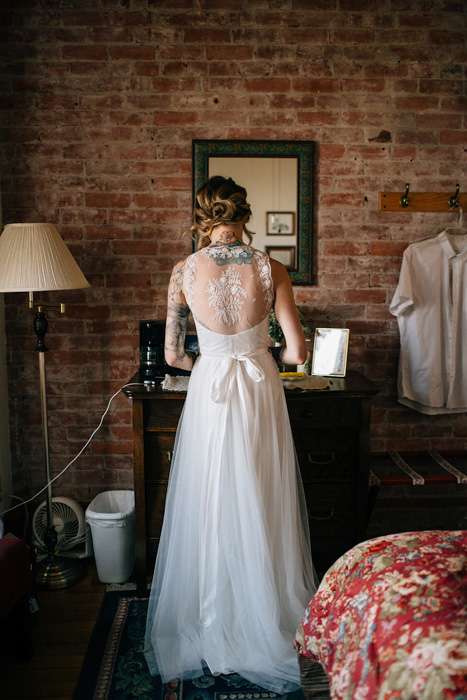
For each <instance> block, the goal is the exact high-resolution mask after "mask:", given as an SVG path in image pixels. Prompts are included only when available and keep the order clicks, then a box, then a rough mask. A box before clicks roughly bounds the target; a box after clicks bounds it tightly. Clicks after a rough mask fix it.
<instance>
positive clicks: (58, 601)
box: [0, 558, 106, 700]
mask: <svg viewBox="0 0 467 700" xmlns="http://www.w3.org/2000/svg"><path fill="white" fill-rule="evenodd" d="M83 564H84V567H85V570H86V575H85V577H84V578H83V579H82V580H81V581H79V582H78V583H75V584H74V585H73V586H69V587H68V588H64V589H62V590H57V591H39V592H38V594H37V596H38V604H39V612H37V613H35V614H34V616H33V619H34V622H33V638H34V654H33V656H32V658H31V659H30V660H29V661H23V662H13V663H12V664H10V665H9V666H8V665H6V666H4V667H3V668H2V669H1V671H0V676H1V680H0V697H1V698H4V699H5V700H44V699H45V698H47V700H49V699H50V700H71V699H72V697H73V691H74V689H75V686H76V682H77V680H78V676H79V673H80V670H81V665H82V663H83V659H84V655H85V653H86V649H87V646H88V643H89V639H90V637H91V633H92V630H93V628H94V624H95V622H96V619H97V615H98V613H99V608H100V606H101V602H102V598H103V597H104V593H105V590H106V584H104V583H101V582H100V581H99V579H98V577H97V572H96V566H95V561H94V559H93V558H91V559H87V560H84V562H83Z"/></svg>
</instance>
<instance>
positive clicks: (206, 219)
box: [188, 175, 253, 250]
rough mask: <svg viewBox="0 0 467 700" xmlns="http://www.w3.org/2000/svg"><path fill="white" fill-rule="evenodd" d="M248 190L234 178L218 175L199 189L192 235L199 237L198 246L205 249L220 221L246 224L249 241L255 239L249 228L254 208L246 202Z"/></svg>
mask: <svg viewBox="0 0 467 700" xmlns="http://www.w3.org/2000/svg"><path fill="white" fill-rule="evenodd" d="M246 197H247V194H246V189H245V188H244V187H240V185H237V184H236V182H234V181H233V180H232V178H231V177H228V178H226V177H222V176H221V175H215V176H214V177H211V178H209V180H208V181H207V182H206V183H205V184H204V185H203V186H202V187H200V188H199V190H198V192H197V193H196V200H195V205H194V209H193V226H192V227H191V229H190V230H189V232H188V233H189V234H190V235H191V237H192V238H193V239H195V240H196V237H198V245H197V249H198V250H200V249H201V248H205V247H206V246H208V245H209V244H210V242H211V240H210V238H209V236H210V235H211V232H212V229H213V228H214V227H215V226H219V224H231V223H233V224H243V231H244V233H245V235H246V236H247V238H248V243H251V241H252V239H253V235H252V232H251V231H249V230H248V229H247V227H246V223H247V222H248V221H249V220H250V217H251V208H250V205H249V204H248V202H247V201H246Z"/></svg>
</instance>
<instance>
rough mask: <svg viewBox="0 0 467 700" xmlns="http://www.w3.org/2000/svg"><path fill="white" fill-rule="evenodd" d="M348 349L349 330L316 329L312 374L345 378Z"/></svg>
mask: <svg viewBox="0 0 467 700" xmlns="http://www.w3.org/2000/svg"><path fill="white" fill-rule="evenodd" d="M348 349H349V329H348V328H316V330H315V338H314V344H313V359H312V364H311V374H315V375H318V376H321V377H345V374H346V371H347V353H348Z"/></svg>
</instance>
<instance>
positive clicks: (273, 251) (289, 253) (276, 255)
mask: <svg viewBox="0 0 467 700" xmlns="http://www.w3.org/2000/svg"><path fill="white" fill-rule="evenodd" d="M266 253H267V254H268V255H269V257H270V258H272V259H273V260H277V261H278V262H281V263H282V264H283V265H285V267H286V268H287V270H295V269H296V262H295V257H296V252H295V246H294V245H288V246H285V245H267V246H266Z"/></svg>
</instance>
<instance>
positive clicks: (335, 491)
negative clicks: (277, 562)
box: [304, 483, 357, 541]
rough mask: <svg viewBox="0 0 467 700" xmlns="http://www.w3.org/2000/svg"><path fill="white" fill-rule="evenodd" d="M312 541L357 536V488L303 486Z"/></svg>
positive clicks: (350, 484)
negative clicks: (354, 534) (355, 534)
mask: <svg viewBox="0 0 467 700" xmlns="http://www.w3.org/2000/svg"><path fill="white" fill-rule="evenodd" d="M304 488H305V497H306V504H307V511H308V519H309V523H310V534H311V540H312V541H313V539H314V538H323V537H330V538H334V537H349V536H350V535H351V533H354V532H355V523H356V499H357V484H356V483H349V484H337V485H336V486H334V485H332V484H320V483H314V484H313V483H308V484H304Z"/></svg>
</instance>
